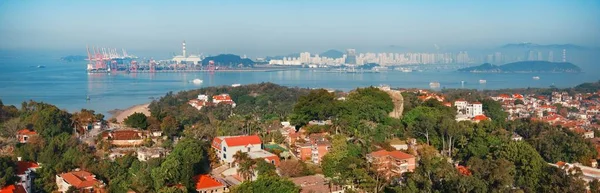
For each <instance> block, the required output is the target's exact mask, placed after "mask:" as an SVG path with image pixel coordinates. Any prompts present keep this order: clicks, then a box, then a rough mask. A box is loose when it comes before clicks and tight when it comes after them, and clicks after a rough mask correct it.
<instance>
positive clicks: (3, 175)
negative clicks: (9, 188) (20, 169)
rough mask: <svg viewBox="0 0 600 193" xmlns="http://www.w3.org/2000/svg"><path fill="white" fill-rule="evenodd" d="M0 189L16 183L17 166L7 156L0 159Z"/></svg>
mask: <svg viewBox="0 0 600 193" xmlns="http://www.w3.org/2000/svg"><path fill="white" fill-rule="evenodd" d="M0 168H2V169H1V170H0V187H4V186H6V185H10V184H14V183H15V182H16V181H17V177H16V175H15V174H16V171H17V164H16V163H15V162H14V161H12V160H11V159H10V157H7V156H1V157H0Z"/></svg>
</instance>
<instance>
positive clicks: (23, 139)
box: [17, 129, 37, 143]
mask: <svg viewBox="0 0 600 193" xmlns="http://www.w3.org/2000/svg"><path fill="white" fill-rule="evenodd" d="M33 136H37V132H35V131H34V130H29V129H21V130H19V131H17V140H18V141H19V143H27V142H29V139H31V137H33Z"/></svg>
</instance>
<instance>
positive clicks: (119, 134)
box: [111, 130, 142, 140]
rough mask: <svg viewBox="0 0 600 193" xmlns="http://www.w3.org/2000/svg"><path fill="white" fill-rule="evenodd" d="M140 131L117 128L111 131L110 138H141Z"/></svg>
mask: <svg viewBox="0 0 600 193" xmlns="http://www.w3.org/2000/svg"><path fill="white" fill-rule="evenodd" d="M140 133H141V132H140V131H136V130H117V131H113V132H111V134H112V140H136V139H142V137H141V136H140Z"/></svg>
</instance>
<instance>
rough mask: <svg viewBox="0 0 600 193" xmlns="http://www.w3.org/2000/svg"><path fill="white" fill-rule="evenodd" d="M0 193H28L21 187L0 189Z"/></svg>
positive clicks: (12, 185)
mask: <svg viewBox="0 0 600 193" xmlns="http://www.w3.org/2000/svg"><path fill="white" fill-rule="evenodd" d="M0 193H27V192H26V191H25V188H23V186H21V185H14V184H11V185H8V186H4V187H2V188H1V189H0Z"/></svg>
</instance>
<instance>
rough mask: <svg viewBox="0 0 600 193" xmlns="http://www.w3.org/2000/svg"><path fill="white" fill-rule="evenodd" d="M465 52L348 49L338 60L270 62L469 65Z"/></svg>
mask: <svg viewBox="0 0 600 193" xmlns="http://www.w3.org/2000/svg"><path fill="white" fill-rule="evenodd" d="M471 62H472V60H471V58H469V54H468V53H467V52H466V51H463V52H458V53H410V52H409V53H371V52H367V53H356V50H355V49H348V50H346V53H345V54H344V55H342V57H340V58H328V57H322V56H319V55H318V54H314V55H312V54H311V53H309V52H302V53H300V56H299V57H284V58H283V59H280V60H271V61H269V64H273V65H305V64H316V65H341V64H346V65H364V64H369V63H376V64H379V65H381V66H391V65H409V64H455V63H461V64H464V63H471Z"/></svg>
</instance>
